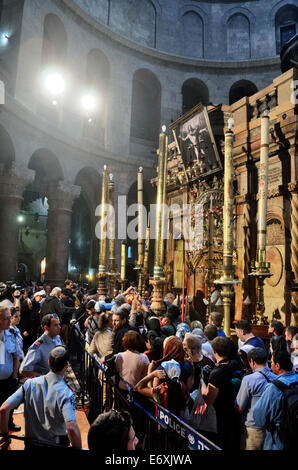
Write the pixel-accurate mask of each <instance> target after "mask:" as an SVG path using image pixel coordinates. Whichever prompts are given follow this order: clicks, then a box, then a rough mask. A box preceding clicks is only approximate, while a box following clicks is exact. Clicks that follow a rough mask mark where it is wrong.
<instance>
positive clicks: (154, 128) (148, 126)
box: [130, 69, 161, 142]
mask: <svg viewBox="0 0 298 470" xmlns="http://www.w3.org/2000/svg"><path fill="white" fill-rule="evenodd" d="M160 114H161V85H160V81H159V80H158V78H157V77H156V75H155V74H154V73H153V72H151V70H148V69H139V70H137V71H136V72H135V73H134V76H133V80H132V104H131V129H130V136H131V137H134V138H137V139H142V140H147V141H150V142H156V141H157V139H158V134H159V129H160Z"/></svg>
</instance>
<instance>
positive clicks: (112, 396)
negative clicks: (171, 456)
mask: <svg viewBox="0 0 298 470" xmlns="http://www.w3.org/2000/svg"><path fill="white" fill-rule="evenodd" d="M70 334H71V337H72V338H73V341H71V343H70V344H71V345H72V347H75V353H74V351H73V350H72V347H70V354H71V362H72V368H73V370H74V372H75V375H76V377H77V380H78V382H79V384H80V387H81V396H82V404H83V406H84V405H87V403H89V406H88V409H89V411H88V420H89V422H90V423H92V422H93V420H94V419H95V418H96V417H97V416H98V414H100V413H102V412H104V411H107V410H109V409H111V408H115V409H119V410H120V409H126V410H128V411H130V413H131V415H132V418H133V423H134V428H135V430H136V434H137V435H138V437H139V440H140V441H141V442H142V445H143V450H187V449H191V450H221V449H220V448H219V447H217V446H216V445H215V444H214V443H212V442H211V441H209V440H208V439H207V438H206V437H204V436H202V435H201V434H200V433H199V432H198V431H196V430H195V429H194V428H192V427H191V426H189V425H188V424H186V423H185V422H184V421H182V420H181V419H180V418H178V417H177V416H175V415H174V414H173V413H171V412H170V411H168V410H166V409H165V408H164V407H163V406H161V405H159V404H157V403H156V402H154V401H153V400H151V399H148V398H145V397H144V396H142V395H140V394H138V393H137V392H134V391H133V390H132V389H131V387H130V386H129V384H127V383H126V382H125V381H124V380H123V379H122V378H121V377H119V376H117V377H116V379H115V377H107V375H108V374H107V367H106V366H104V365H102V364H101V363H100V362H99V361H98V360H97V357H94V356H91V355H90V353H89V351H88V344H86V340H85V338H84V336H83V335H82V333H81V332H80V331H79V329H78V328H77V327H76V325H73V327H72V328H71V333H70ZM78 348H79V349H80V351H79V350H78ZM118 380H120V381H122V382H123V383H125V385H126V387H127V389H128V391H127V392H126V391H124V390H122V389H120V388H119V386H118V385H117V382H118Z"/></svg>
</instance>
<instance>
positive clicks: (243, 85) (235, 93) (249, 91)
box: [229, 80, 258, 105]
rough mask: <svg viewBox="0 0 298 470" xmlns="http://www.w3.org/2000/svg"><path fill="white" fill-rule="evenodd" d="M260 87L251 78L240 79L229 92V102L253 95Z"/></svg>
mask: <svg viewBox="0 0 298 470" xmlns="http://www.w3.org/2000/svg"><path fill="white" fill-rule="evenodd" d="M257 91H258V89H257V87H256V85H255V84H254V83H253V82H251V81H250V80H239V81H238V82H235V83H234V84H233V85H232V86H231V88H230V92H229V104H230V105H231V104H233V103H236V101H238V100H240V99H241V98H243V97H244V96H252V95H254V94H255V93H257Z"/></svg>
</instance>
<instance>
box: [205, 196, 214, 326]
mask: <svg viewBox="0 0 298 470" xmlns="http://www.w3.org/2000/svg"><path fill="white" fill-rule="evenodd" d="M208 232H209V233H208V261H207V266H208V271H207V277H206V284H207V288H208V301H209V302H208V305H207V312H206V319H207V320H208V318H209V315H210V313H211V305H210V297H211V295H210V288H211V285H212V283H213V280H214V276H213V258H214V213H213V210H212V196H211V202H210V212H209V214H208Z"/></svg>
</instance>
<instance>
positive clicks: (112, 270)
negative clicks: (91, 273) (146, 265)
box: [108, 173, 117, 297]
mask: <svg viewBox="0 0 298 470" xmlns="http://www.w3.org/2000/svg"><path fill="white" fill-rule="evenodd" d="M108 194H109V209H110V210H111V214H110V217H109V272H108V278H109V281H108V284H109V293H110V297H113V293H114V288H115V284H116V276H117V272H116V270H117V266H116V263H115V217H114V209H115V184H114V176H113V174H112V173H110V174H109V184H108Z"/></svg>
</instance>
